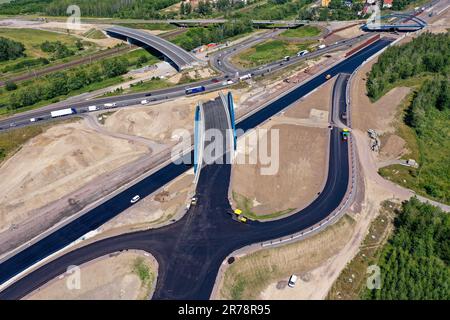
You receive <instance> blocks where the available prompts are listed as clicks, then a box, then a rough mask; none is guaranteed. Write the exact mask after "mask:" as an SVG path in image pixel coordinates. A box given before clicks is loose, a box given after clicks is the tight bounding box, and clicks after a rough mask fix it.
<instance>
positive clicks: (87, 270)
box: [25, 251, 158, 300]
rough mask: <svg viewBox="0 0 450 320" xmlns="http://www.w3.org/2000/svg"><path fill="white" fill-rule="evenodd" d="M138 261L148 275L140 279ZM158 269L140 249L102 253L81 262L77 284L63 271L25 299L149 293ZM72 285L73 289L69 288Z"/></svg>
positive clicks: (124, 297) (143, 296)
mask: <svg viewBox="0 0 450 320" xmlns="http://www.w3.org/2000/svg"><path fill="white" fill-rule="evenodd" d="M137 264H140V265H141V268H142V266H144V268H147V270H148V272H149V275H150V278H149V279H148V280H146V281H142V279H141V278H140V277H139V272H138V271H137V270H136V269H137ZM157 272H158V264H157V261H156V260H155V259H154V258H153V257H152V256H150V255H149V254H147V253H143V252H134V251H128V252H121V253H115V254H111V255H108V256H105V257H101V258H99V259H96V260H94V261H90V262H88V263H86V264H84V265H82V266H80V273H79V275H80V279H79V280H80V282H79V284H80V286H79V289H77V288H76V286H75V285H76V284H77V282H76V281H74V280H73V274H67V273H66V274H64V275H62V276H60V277H59V278H57V279H55V280H53V281H51V282H50V283H48V284H47V285H45V286H44V287H42V288H40V289H39V290H37V291H35V292H33V293H31V294H30V295H28V296H27V297H25V299H27V300H136V299H146V298H148V297H149V295H151V293H152V291H153V287H154V284H155V280H156V277H157ZM68 284H69V285H68ZM69 288H72V289H69Z"/></svg>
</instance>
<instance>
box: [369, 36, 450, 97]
mask: <svg viewBox="0 0 450 320" xmlns="http://www.w3.org/2000/svg"><path fill="white" fill-rule="evenodd" d="M449 52H450V33H449V32H447V33H441V34H431V33H424V34H422V35H420V36H419V37H417V38H415V39H414V40H412V41H410V42H408V43H407V44H405V45H402V46H392V47H390V48H388V49H387V50H386V51H385V52H384V53H383V54H382V55H381V56H380V57H379V59H378V62H377V63H376V64H375V65H374V66H373V67H372V70H371V71H370V73H369V77H368V79H367V91H368V94H369V97H371V98H372V99H378V98H379V97H381V96H382V95H383V94H384V93H386V91H387V90H389V89H391V88H392V87H393V86H394V85H395V83H397V82H398V81H399V80H402V79H407V78H410V77H413V76H417V75H421V74H424V73H427V72H428V73H441V74H443V75H446V76H448V73H449V71H450V54H449Z"/></svg>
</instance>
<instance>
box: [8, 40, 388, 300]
mask: <svg viewBox="0 0 450 320" xmlns="http://www.w3.org/2000/svg"><path fill="white" fill-rule="evenodd" d="M390 42H391V40H390V39H381V40H378V41H377V42H375V43H373V44H371V45H369V46H368V47H366V48H364V49H362V50H361V51H360V52H358V53H356V54H354V55H353V56H350V57H349V58H348V59H346V60H344V61H343V62H341V63H339V64H337V65H335V66H334V67H332V68H331V69H329V70H327V71H326V72H324V73H322V74H319V75H318V76H317V77H315V78H313V79H311V80H310V81H308V82H306V83H305V84H303V85H300V86H299V87H297V88H296V89H294V90H293V91H291V92H288V93H286V94H285V95H284V96H282V97H280V98H279V99H277V100H276V101H274V102H271V103H269V104H268V105H267V106H266V107H265V108H263V109H261V110H259V111H257V112H255V113H254V114H252V115H251V116H249V117H248V118H246V119H244V120H242V121H241V122H240V123H238V124H237V128H238V129H239V128H241V129H243V130H244V131H246V130H249V129H252V128H255V127H256V126H257V125H259V124H261V123H262V122H263V121H265V120H267V119H269V118H270V117H271V116H273V115H275V114H277V113H278V112H280V111H281V110H283V109H284V108H286V107H287V106H289V105H290V104H292V103H293V102H295V101H296V100H298V99H299V98H301V97H302V96H305V95H306V94H308V93H310V92H312V91H313V90H314V89H316V88H317V87H319V86H320V85H322V84H323V83H324V82H325V81H326V79H325V75H326V74H330V75H331V76H335V75H337V74H339V73H352V72H353V71H354V70H355V69H356V68H357V67H358V66H359V65H360V64H361V63H362V62H363V61H364V60H366V59H367V58H369V57H370V56H372V55H373V54H375V53H376V52H378V51H379V50H381V49H382V48H384V47H386V46H387V45H388V44H389V43H390ZM341 83H345V82H341ZM339 101H342V100H341V99H339ZM329 155H330V156H329V168H328V177H327V182H326V184H325V187H324V189H323V190H322V192H321V193H320V195H319V196H318V197H317V198H316V199H315V200H314V201H313V202H312V203H311V204H310V205H309V206H308V207H306V208H305V209H303V210H301V211H299V212H297V213H295V214H292V215H290V216H289V217H286V218H283V219H280V220H276V221H271V222H264V223H261V222H250V223H248V224H242V223H239V222H236V221H234V220H232V219H231V217H230V215H229V212H230V210H231V208H230V204H229V201H228V186H229V180H230V170H231V165H230V164H212V165H207V166H205V167H204V168H203V169H202V171H201V176H200V179H199V182H198V185H197V190H196V191H197V194H198V198H199V200H198V205H197V206H193V207H192V208H191V209H190V210H189V211H188V213H187V214H186V215H185V216H184V217H183V218H181V219H180V220H179V221H178V222H176V223H173V224H170V225H167V226H164V227H161V228H158V229H153V230H147V231H141V232H134V233H129V234H124V235H119V236H116V237H112V238H108V239H104V240H100V241H98V242H94V243H92V244H90V245H87V246H85V247H81V248H79V249H76V250H74V251H71V252H69V253H67V254H65V255H63V256H61V257H59V258H56V259H55V260H53V261H51V262H49V263H47V264H45V265H43V266H41V267H39V268H38V269H37V270H35V271H32V272H31V273H29V274H27V275H25V276H24V277H22V278H21V279H19V280H18V281H16V282H15V283H13V284H12V285H10V286H9V287H7V288H6V289H4V290H3V291H2V292H0V299H18V298H21V297H23V296H25V295H26V294H28V293H30V292H32V291H33V290H36V289H37V288H39V287H40V286H42V285H43V284H45V283H46V282H48V281H49V280H51V279H53V278H55V277H57V276H58V275H60V274H62V273H64V272H65V271H66V269H67V267H68V266H70V265H81V264H82V263H85V262H88V261H90V260H92V259H94V258H97V257H100V256H103V255H106V254H110V253H113V252H116V251H121V250H126V249H141V250H145V251H147V252H149V253H151V254H152V255H154V256H155V258H156V259H157V261H158V264H159V270H158V281H157V286H156V291H155V294H154V298H156V299H208V298H209V297H210V294H211V290H212V288H213V285H214V281H215V278H216V275H217V271H218V269H219V267H220V265H221V263H222V261H223V259H224V258H225V257H226V256H227V255H228V254H230V253H231V252H233V251H234V250H237V249H239V248H241V247H243V246H246V245H249V244H253V243H258V242H261V241H267V240H270V239H274V238H279V237H283V236H286V235H289V234H293V233H296V232H299V231H302V230H307V229H308V228H310V227H311V226H313V225H315V224H316V223H318V222H320V221H322V220H324V219H325V218H327V217H328V215H329V214H330V213H331V212H333V211H334V210H335V209H336V208H337V207H338V206H339V204H340V203H341V201H342V199H343V197H344V195H345V193H346V190H347V186H348V182H349V162H348V160H349V158H348V147H347V144H346V143H345V142H343V141H341V138H340V134H339V130H337V129H336V128H335V129H333V130H331V131H330V146H329ZM189 167H190V166H189V165H176V164H174V163H171V164H169V165H167V166H166V167H164V168H162V169H161V170H159V171H157V172H156V173H155V174H153V175H151V176H150V177H148V178H146V179H144V180H142V181H141V182H139V183H137V184H135V185H133V186H131V187H130V188H128V189H127V190H125V191H123V192H122V193H120V194H118V195H117V196H115V197H114V198H112V199H110V200H108V201H107V202H105V203H103V204H101V205H100V206H98V207H97V208H95V209H93V210H91V211H90V212H88V213H87V214H85V215H83V216H82V217H80V218H79V219H77V220H75V221H73V222H71V223H70V224H68V225H66V226H65V227H63V228H61V229H59V230H58V231H56V232H54V233H52V234H51V235H49V236H47V237H46V238H44V239H42V240H40V241H39V242H37V243H36V244H33V245H31V246H30V247H28V248H26V249H24V250H23V251H21V252H19V253H18V254H16V255H15V256H13V257H11V258H10V259H8V260H6V261H4V262H3V263H2V264H0V283H4V282H5V281H7V280H8V279H10V278H11V277H13V276H14V275H16V274H18V273H19V272H21V271H23V270H24V269H26V268H27V267H29V266H31V265H33V264H34V263H36V262H38V261H40V260H42V259H43V258H45V257H47V256H48V255H50V254H51V253H53V252H56V251H57V250H60V249H62V248H64V247H65V246H66V245H68V244H70V243H71V242H73V241H75V240H77V239H78V238H80V237H81V236H82V235H84V234H86V233H87V232H89V231H91V230H94V229H96V228H98V227H99V226H101V225H102V224H103V223H105V222H106V221H108V220H109V219H111V218H112V217H114V216H116V215H117V214H119V213H120V212H122V211H123V210H125V209H126V208H128V207H129V206H130V202H129V201H130V199H131V198H132V197H133V196H134V195H135V194H140V195H141V197H143V196H146V195H149V194H151V193H152V192H154V191H155V190H157V189H158V188H159V187H162V186H163V185H165V184H166V183H168V182H169V181H170V180H172V179H173V178H175V177H176V176H178V175H179V174H181V173H183V172H185V171H186V170H187V169H188V168H189ZM293 192H294V193H295V190H293ZM294 196H295V194H294Z"/></svg>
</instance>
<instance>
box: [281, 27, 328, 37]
mask: <svg viewBox="0 0 450 320" xmlns="http://www.w3.org/2000/svg"><path fill="white" fill-rule="evenodd" d="M320 32H321V31H320V29H319V28H317V27H313V26H303V27H300V28H295V29H288V30H286V31H284V32H282V33H281V34H280V36H283V37H288V38H305V37H315V36H318V35H319V34H320Z"/></svg>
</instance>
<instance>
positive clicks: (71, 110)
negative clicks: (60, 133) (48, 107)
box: [50, 108, 77, 118]
mask: <svg viewBox="0 0 450 320" xmlns="http://www.w3.org/2000/svg"><path fill="white" fill-rule="evenodd" d="M75 113H77V111H76V110H75V109H74V108H66V109H61V110H55V111H52V112H50V115H51V116H52V118H56V117H62V116H68V115H70V114H75Z"/></svg>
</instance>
